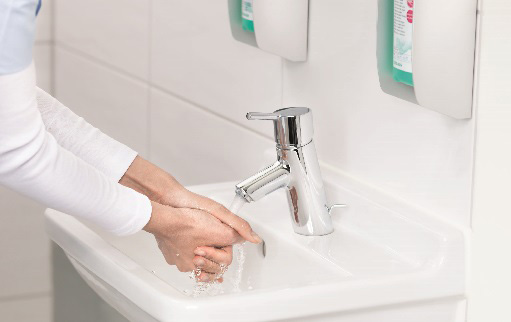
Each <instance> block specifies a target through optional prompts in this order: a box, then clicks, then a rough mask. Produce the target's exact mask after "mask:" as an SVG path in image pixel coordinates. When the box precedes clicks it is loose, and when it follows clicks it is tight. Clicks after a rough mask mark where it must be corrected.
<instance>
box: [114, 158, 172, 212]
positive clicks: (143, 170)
mask: <svg viewBox="0 0 511 322" xmlns="http://www.w3.org/2000/svg"><path fill="white" fill-rule="evenodd" d="M119 183H120V184H122V185H124V186H126V187H129V188H132V189H134V190H136V191H138V192H140V193H142V194H144V195H146V196H147V197H148V198H149V199H150V200H151V201H155V202H160V203H161V201H162V200H164V199H165V198H166V196H167V194H168V193H169V190H170V191H171V190H176V189H177V190H179V189H181V188H182V186H181V184H179V182H177V180H176V179H174V178H173V177H172V176H171V175H169V174H168V173H166V172H165V171H163V170H162V169H160V168H158V167H157V166H155V165H154V164H152V163H151V162H149V161H147V160H144V159H143V158H142V157H140V156H137V157H136V158H135V160H134V161H133V163H132V164H131V165H130V167H129V168H128V170H127V171H126V173H125V174H124V175H123V177H122V178H121V180H120V181H119Z"/></svg>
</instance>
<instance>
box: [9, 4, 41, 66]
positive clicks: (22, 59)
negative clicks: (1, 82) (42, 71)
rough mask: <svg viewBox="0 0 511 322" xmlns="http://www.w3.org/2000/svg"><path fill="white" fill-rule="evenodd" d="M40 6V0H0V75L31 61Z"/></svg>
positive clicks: (26, 64)
mask: <svg viewBox="0 0 511 322" xmlns="http://www.w3.org/2000/svg"><path fill="white" fill-rule="evenodd" d="M40 7H41V0H0V75H7V74H13V73H16V72H19V71H22V70H23V69H25V68H26V67H27V66H28V65H30V63H31V62H32V48H33V46H34V38H35V19H36V16H37V13H38V12H39V9H40Z"/></svg>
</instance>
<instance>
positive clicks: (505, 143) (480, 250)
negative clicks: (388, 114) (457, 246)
mask: <svg viewBox="0 0 511 322" xmlns="http://www.w3.org/2000/svg"><path fill="white" fill-rule="evenodd" d="M481 16H482V19H481V22H482V24H481V56H480V67H479V73H480V80H479V92H478V102H479V103H478V105H479V108H478V110H477V120H478V122H477V142H476V144H477V148H476V159H475V178H474V209H473V218H472V227H473V235H472V239H471V241H472V254H471V260H470V270H469V272H470V276H469V296H468V303H469V305H468V317H469V318H468V321H469V322H480V321H499V322H500V321H511V311H510V310H509V299H510V295H509V292H510V289H511V278H510V272H511V260H510V255H509V254H510V253H511V250H510V247H511V203H510V196H511V188H510V183H511V80H510V78H509V75H511V63H510V57H511V19H510V18H511V3H510V2H509V1H507V0H483V1H482V2H481Z"/></svg>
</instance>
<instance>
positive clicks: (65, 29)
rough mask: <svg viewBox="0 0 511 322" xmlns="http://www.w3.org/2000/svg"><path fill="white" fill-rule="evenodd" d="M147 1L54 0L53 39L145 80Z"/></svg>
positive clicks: (146, 65) (146, 63)
mask: <svg viewBox="0 0 511 322" xmlns="http://www.w3.org/2000/svg"><path fill="white" fill-rule="evenodd" d="M150 3H151V1H147V0H108V1H103V0H87V1H80V0H55V40H56V42H57V43H59V44H61V45H63V46H67V47H70V48H73V49H75V50H78V51H80V52H82V53H84V54H87V55H90V56H91V57H94V58H96V59H99V60H101V61H103V62H106V63H108V64H109V65H111V66H114V67H115V68H119V69H121V70H123V71H125V72H127V73H129V74H132V75H134V76H136V77H138V78H142V79H147V75H148V51H149V43H148V35H149V29H148V28H149V6H150Z"/></svg>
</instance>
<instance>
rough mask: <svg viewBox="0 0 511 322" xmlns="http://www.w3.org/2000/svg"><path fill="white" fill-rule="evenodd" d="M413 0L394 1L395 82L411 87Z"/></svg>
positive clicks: (393, 73)
mask: <svg viewBox="0 0 511 322" xmlns="http://www.w3.org/2000/svg"><path fill="white" fill-rule="evenodd" d="M413 2H414V0H394V46H393V47H394V68H393V72H392V76H393V78H394V80H395V81H397V82H401V83H404V84H406V85H410V86H413V74H412V47H413V38H412V35H413V5H414V3H413Z"/></svg>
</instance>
